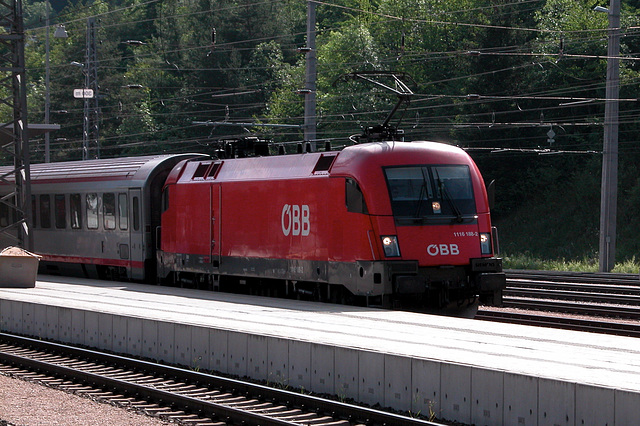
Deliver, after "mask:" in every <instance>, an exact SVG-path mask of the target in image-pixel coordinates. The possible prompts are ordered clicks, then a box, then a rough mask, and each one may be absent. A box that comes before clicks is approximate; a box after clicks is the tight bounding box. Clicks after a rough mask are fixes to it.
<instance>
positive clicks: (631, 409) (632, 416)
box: [614, 390, 640, 425]
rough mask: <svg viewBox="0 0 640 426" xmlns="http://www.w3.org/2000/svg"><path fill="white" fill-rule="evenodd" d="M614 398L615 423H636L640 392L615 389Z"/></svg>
mask: <svg viewBox="0 0 640 426" xmlns="http://www.w3.org/2000/svg"><path fill="white" fill-rule="evenodd" d="M615 400H616V402H615V407H614V411H615V424H616V425H632V424H635V423H638V409H639V407H640V394H638V393H634V392H627V391H621V390H616V391H615Z"/></svg>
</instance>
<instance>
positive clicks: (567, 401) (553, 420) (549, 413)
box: [538, 379, 576, 426]
mask: <svg viewBox="0 0 640 426" xmlns="http://www.w3.org/2000/svg"><path fill="white" fill-rule="evenodd" d="M575 396H576V384H575V383H569V382H563V381H559V380H552V379H539V380H538V425H539V426H546V425H549V426H556V425H558V426H563V425H574V424H576V423H575V411H576V400H575Z"/></svg>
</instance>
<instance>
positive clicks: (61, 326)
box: [58, 308, 73, 342]
mask: <svg viewBox="0 0 640 426" xmlns="http://www.w3.org/2000/svg"><path fill="white" fill-rule="evenodd" d="M72 312H73V309H71V308H59V309H58V330H59V334H60V338H59V340H61V341H63V342H70V341H71V339H72V337H71V329H72V327H73V314H72Z"/></svg>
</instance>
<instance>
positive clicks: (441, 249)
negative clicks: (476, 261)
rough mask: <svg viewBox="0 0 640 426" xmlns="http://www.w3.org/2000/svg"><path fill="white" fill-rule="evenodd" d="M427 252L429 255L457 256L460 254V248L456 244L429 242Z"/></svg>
mask: <svg viewBox="0 0 640 426" xmlns="http://www.w3.org/2000/svg"><path fill="white" fill-rule="evenodd" d="M427 254H428V255H429V256H437V255H440V256H457V255H459V254H460V248H459V247H458V245H457V244H429V245H428V246H427Z"/></svg>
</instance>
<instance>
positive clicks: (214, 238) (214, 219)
mask: <svg viewBox="0 0 640 426" xmlns="http://www.w3.org/2000/svg"><path fill="white" fill-rule="evenodd" d="M221 207H222V190H221V188H220V184H215V183H214V184H212V185H211V222H210V223H211V232H210V236H211V238H210V240H211V264H212V265H213V267H214V268H219V267H220V246H221V243H222V241H221V237H222V233H221V232H220V231H221V230H220V225H221V221H220V210H221Z"/></svg>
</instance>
